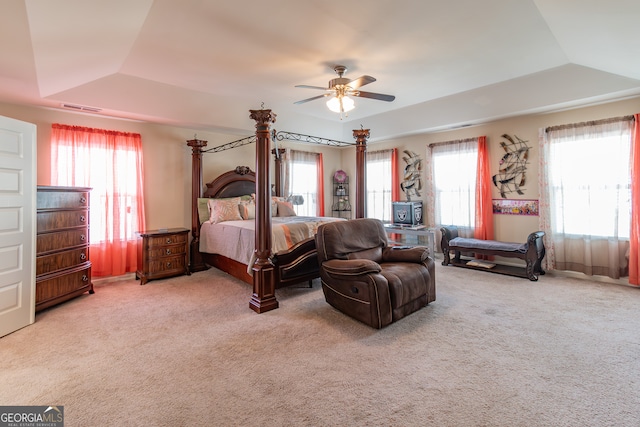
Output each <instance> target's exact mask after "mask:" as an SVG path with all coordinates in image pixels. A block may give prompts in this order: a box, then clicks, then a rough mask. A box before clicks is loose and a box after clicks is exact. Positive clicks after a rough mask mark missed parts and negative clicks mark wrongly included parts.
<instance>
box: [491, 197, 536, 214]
mask: <svg viewBox="0 0 640 427" xmlns="http://www.w3.org/2000/svg"><path fill="white" fill-rule="evenodd" d="M539 206H540V205H539V204H538V201H537V200H521V199H493V213H494V214H500V215H530V216H538V215H539V209H540V208H539Z"/></svg>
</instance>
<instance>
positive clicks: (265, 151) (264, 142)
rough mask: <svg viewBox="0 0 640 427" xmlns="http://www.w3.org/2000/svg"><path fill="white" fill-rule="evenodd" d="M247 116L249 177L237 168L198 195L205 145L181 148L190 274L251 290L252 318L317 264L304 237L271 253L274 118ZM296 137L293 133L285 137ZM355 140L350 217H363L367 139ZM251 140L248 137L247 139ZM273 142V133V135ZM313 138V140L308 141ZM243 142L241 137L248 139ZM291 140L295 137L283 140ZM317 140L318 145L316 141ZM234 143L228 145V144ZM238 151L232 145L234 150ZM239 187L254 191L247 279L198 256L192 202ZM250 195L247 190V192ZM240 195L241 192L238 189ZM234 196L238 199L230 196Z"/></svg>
mask: <svg viewBox="0 0 640 427" xmlns="http://www.w3.org/2000/svg"><path fill="white" fill-rule="evenodd" d="M249 112H250V115H249V117H250V118H251V119H253V120H255V121H256V125H255V126H256V133H255V143H256V165H255V172H252V171H251V170H250V169H249V168H248V167H237V168H236V169H235V170H233V171H229V172H226V173H224V174H222V175H220V176H219V177H218V178H216V179H215V180H214V181H213V182H211V183H208V184H207V187H208V188H207V190H206V191H204V192H203V190H204V185H203V178H202V154H203V153H205V152H208V151H209V150H204V148H205V147H206V145H207V141H202V140H198V139H192V140H189V141H187V145H188V146H189V147H191V148H192V192H191V196H192V210H191V234H192V240H191V244H190V265H189V269H190V271H191V272H197V271H202V270H206V269H208V268H209V265H212V266H214V267H217V268H220V269H221V270H223V271H226V272H227V273H229V274H231V275H233V276H234V277H237V278H239V279H241V280H243V281H245V282H247V283H249V284H252V285H253V294H252V296H251V299H250V301H249V307H250V308H251V309H252V310H254V311H255V312H257V313H264V312H266V311H270V310H273V309H276V308H278V300H277V299H276V295H275V290H276V289H277V288H281V287H284V286H289V285H292V284H294V283H299V282H302V281H307V280H311V279H314V278H316V277H319V273H318V261H317V254H316V248H315V239H314V238H309V239H307V240H305V241H303V242H300V243H298V244H297V245H296V246H294V247H293V248H291V249H290V250H289V251H286V252H278V253H277V254H273V253H272V250H271V247H272V237H271V236H272V235H271V226H272V221H271V195H272V191H271V185H270V182H269V176H270V171H269V160H270V158H269V154H270V152H271V153H273V154H274V156H275V171H274V172H275V189H276V195H278V196H283V194H282V193H283V188H282V166H283V165H282V162H281V160H280V159H281V154H282V153H283V150H282V149H278V148H275V149H274V150H270V147H271V131H270V125H271V123H274V122H275V119H276V114H275V113H272V112H271V110H268V109H261V110H249ZM288 135H298V136H300V135H299V134H288ZM353 137H354V138H355V140H356V144H355V146H356V186H355V196H356V200H355V216H356V218H363V217H364V211H365V158H366V149H367V148H366V147H367V145H366V142H367V140H368V139H369V129H357V130H354V131H353ZM250 138H251V139H253V137H250ZM274 138H275V132H274ZM308 138H315V137H308ZM248 139H249V138H246V140H248ZM288 139H297V138H295V137H294V138H288ZM318 141H319V142H318ZM322 141H330V140H324V139H322V138H315V141H312V142H316V143H322ZM230 144H234V143H230ZM234 146H238V145H234ZM238 181H240V182H241V184H240V186H245V189H249V190H250V191H248V192H247V193H244V194H248V193H252V192H255V194H256V197H255V203H256V219H255V221H256V227H255V246H256V248H255V252H254V254H255V262H254V264H253V265H252V266H251V271H252V273H253V274H248V273H247V266H245V265H244V264H242V263H240V262H237V261H234V260H231V259H229V258H226V257H223V256H221V255H215V254H205V253H201V252H200V220H199V215H198V199H199V198H202V197H225V196H226V193H225V191H227V190H228V189H229V188H230V187H231V186H232V185H237V184H234V183H237V182H238ZM251 190H252V191H251ZM244 191H246V190H244ZM231 195H240V194H231Z"/></svg>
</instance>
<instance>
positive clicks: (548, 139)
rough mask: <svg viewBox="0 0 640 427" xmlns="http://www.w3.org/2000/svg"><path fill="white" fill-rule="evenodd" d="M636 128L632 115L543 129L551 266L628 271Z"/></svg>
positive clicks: (543, 209)
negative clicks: (633, 136) (632, 164)
mask: <svg viewBox="0 0 640 427" xmlns="http://www.w3.org/2000/svg"><path fill="white" fill-rule="evenodd" d="M632 129H633V121H632V120H628V119H625V118H618V119H610V120H600V121H597V122H589V123H578V124H573V125H565V126H557V127H553V128H549V129H546V131H545V130H542V131H541V133H540V157H541V167H542V170H541V171H540V172H541V173H540V183H539V187H540V223H541V227H542V231H544V232H545V233H546V234H547V236H546V246H547V256H546V263H545V264H546V265H545V266H546V267H547V268H549V269H554V268H555V269H558V270H571V271H578V272H582V273H584V274H587V275H603V276H608V277H611V278H614V279H618V278H620V277H623V276H626V275H628V268H629V266H628V262H627V258H628V251H629V236H630V232H631V141H632Z"/></svg>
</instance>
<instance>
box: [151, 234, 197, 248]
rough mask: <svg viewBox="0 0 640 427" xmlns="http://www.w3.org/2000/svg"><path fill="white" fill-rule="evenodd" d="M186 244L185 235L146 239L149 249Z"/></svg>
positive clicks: (168, 235)
mask: <svg viewBox="0 0 640 427" xmlns="http://www.w3.org/2000/svg"><path fill="white" fill-rule="evenodd" d="M186 242H187V234H186V233H183V234H166V235H164V236H154V237H149V238H148V239H147V244H148V245H149V247H154V246H166V245H176V244H184V243H186Z"/></svg>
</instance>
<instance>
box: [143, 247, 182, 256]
mask: <svg viewBox="0 0 640 427" xmlns="http://www.w3.org/2000/svg"><path fill="white" fill-rule="evenodd" d="M186 252H187V248H186V247H185V245H180V246H165V247H151V248H150V249H149V250H148V251H147V256H148V257H149V259H155V258H163V257H169V256H172V255H173V256H175V255H184V254H185V253H186Z"/></svg>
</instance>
